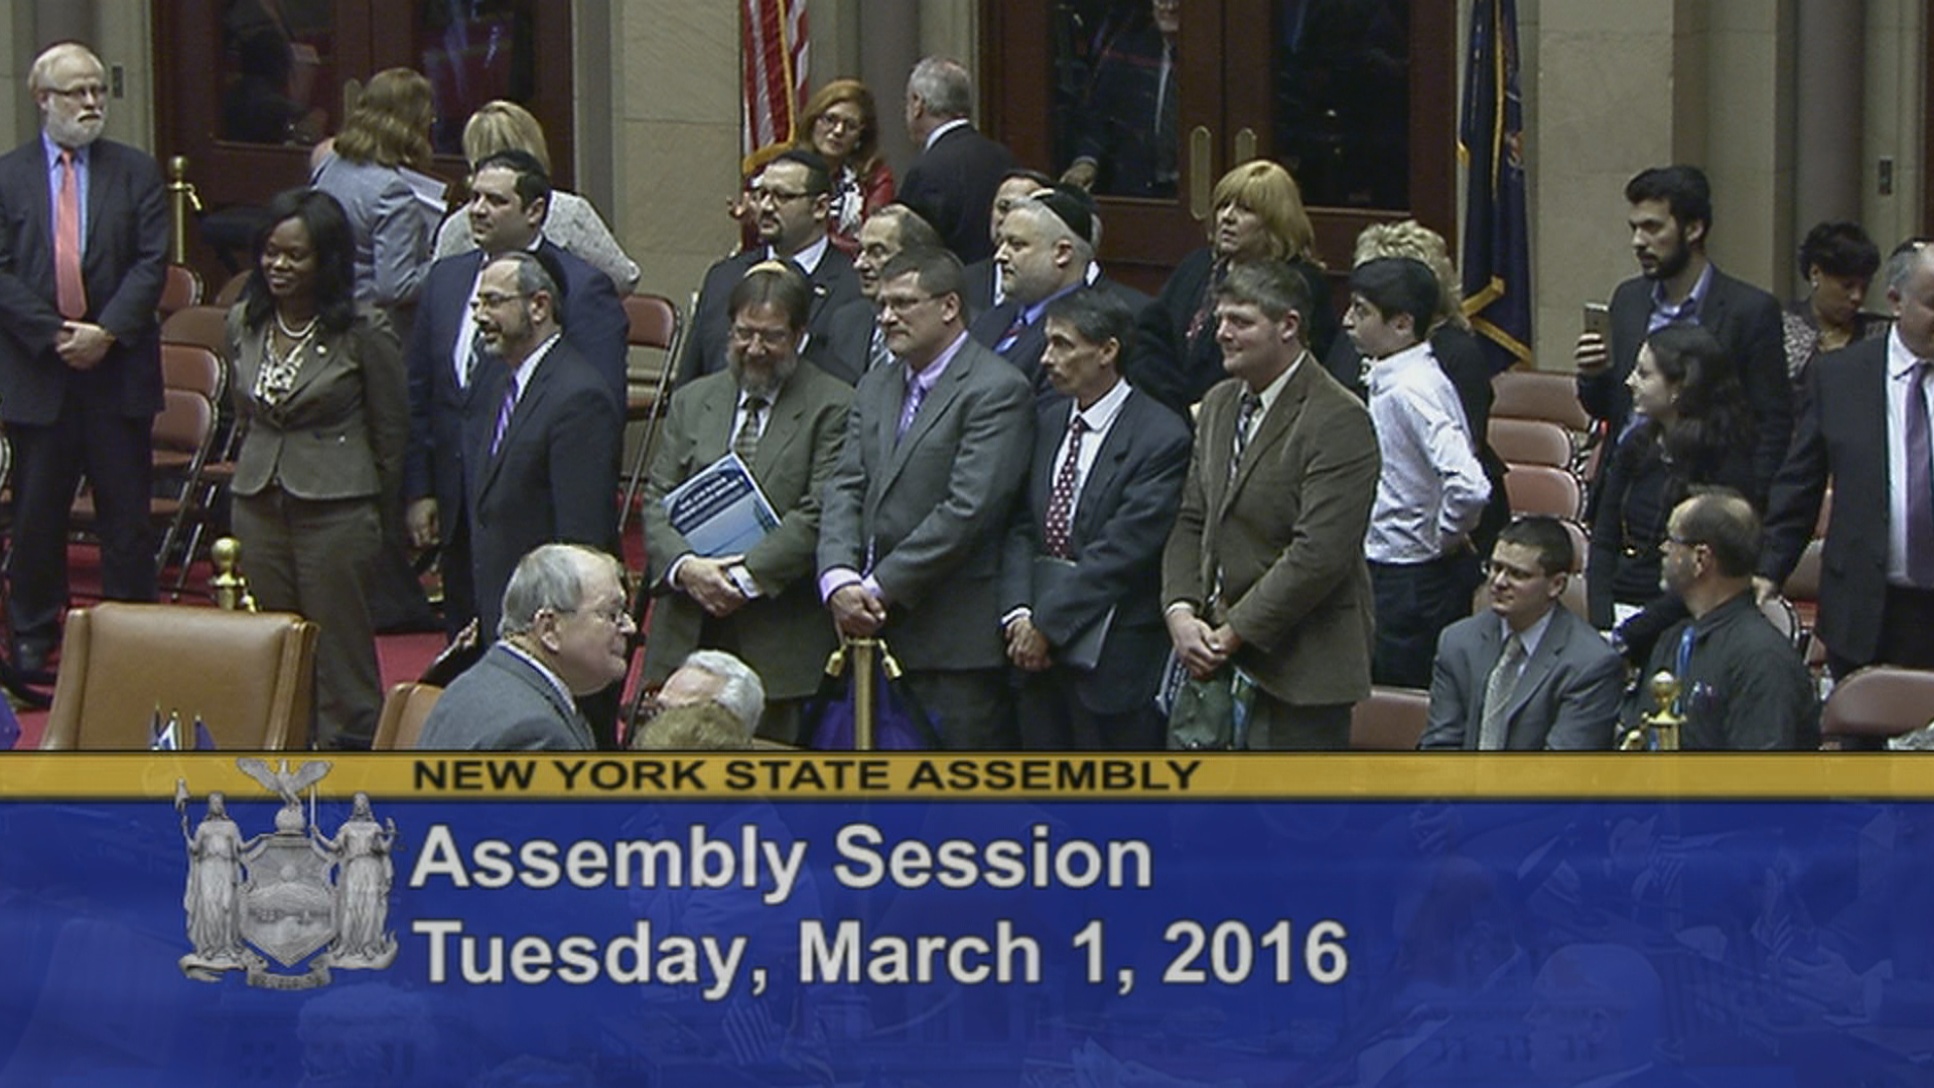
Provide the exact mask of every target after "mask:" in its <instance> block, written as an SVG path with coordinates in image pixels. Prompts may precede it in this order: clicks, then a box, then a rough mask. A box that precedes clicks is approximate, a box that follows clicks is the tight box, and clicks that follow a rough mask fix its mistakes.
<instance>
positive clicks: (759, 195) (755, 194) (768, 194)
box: [752, 186, 813, 204]
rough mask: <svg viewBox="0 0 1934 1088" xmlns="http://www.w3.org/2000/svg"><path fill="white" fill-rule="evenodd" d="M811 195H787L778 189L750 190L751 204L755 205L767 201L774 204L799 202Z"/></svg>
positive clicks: (804, 193)
mask: <svg viewBox="0 0 1934 1088" xmlns="http://www.w3.org/2000/svg"><path fill="white" fill-rule="evenodd" d="M812 195H813V194H811V193H806V192H799V193H788V192H785V191H783V190H780V189H774V188H772V187H770V186H765V187H761V188H758V189H754V190H752V202H753V203H755V204H763V203H765V202H766V201H768V200H769V201H771V202H772V203H774V204H784V203H787V202H788V201H793V200H799V199H801V198H804V197H809V196H812Z"/></svg>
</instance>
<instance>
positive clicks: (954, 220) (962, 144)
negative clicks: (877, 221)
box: [898, 124, 1014, 264]
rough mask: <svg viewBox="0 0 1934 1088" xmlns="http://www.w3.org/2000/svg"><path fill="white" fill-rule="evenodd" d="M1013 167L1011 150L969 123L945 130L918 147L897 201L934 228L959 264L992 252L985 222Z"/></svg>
mask: <svg viewBox="0 0 1934 1088" xmlns="http://www.w3.org/2000/svg"><path fill="white" fill-rule="evenodd" d="M1012 169H1014V153H1013V152H1011V151H1009V150H1008V149H1007V148H1006V147H1004V146H1002V145H1001V144H998V143H996V142H994V141H993V140H990V139H988V138H987V137H986V136H984V135H982V134H981V133H980V131H979V130H977V129H975V128H974V126H973V125H971V124H967V125H961V126H959V127H957V128H953V129H950V130H949V131H948V132H947V133H946V135H944V136H942V137H940V139H938V140H935V141H934V144H933V146H932V147H929V148H926V149H925V150H923V151H921V152H920V154H919V156H918V157H916V158H915V159H914V160H913V165H912V166H909V167H907V174H906V177H905V178H902V179H901V181H900V191H899V196H898V199H899V202H900V203H902V204H905V205H906V206H907V207H909V208H912V209H913V210H914V211H915V212H917V213H919V215H920V218H922V219H925V220H926V221H927V222H928V223H930V224H932V225H933V229H934V230H936V231H939V232H940V239H941V241H943V242H945V243H946V244H947V248H948V249H951V250H953V251H954V256H956V257H959V258H960V262H961V263H962V264H972V263H974V262H975V261H978V260H981V259H983V258H986V257H991V256H993V255H994V242H993V239H991V238H990V237H988V234H987V225H988V222H989V217H990V215H991V214H992V212H993V210H994V190H996V189H998V188H1000V185H1001V178H1002V177H1004V176H1005V175H1006V174H1007V172H1008V171H1009V170H1012Z"/></svg>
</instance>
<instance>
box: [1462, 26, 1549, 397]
mask: <svg viewBox="0 0 1934 1088" xmlns="http://www.w3.org/2000/svg"><path fill="white" fill-rule="evenodd" d="M1468 61H1469V70H1468V74H1467V77H1466V80H1465V84H1464V118H1463V123H1462V125H1461V126H1460V127H1459V130H1458V148H1457V152H1458V158H1459V159H1460V160H1461V161H1462V163H1463V164H1464V169H1465V180H1466V182H1467V189H1468V196H1467V200H1466V204H1465V209H1464V260H1463V267H1464V314H1465V316H1466V317H1468V318H1470V321H1471V330H1472V331H1473V332H1475V333H1476V334H1477V337H1478V341H1479V342H1480V343H1481V344H1483V345H1484V351H1485V355H1486V356H1487V357H1488V358H1489V359H1490V361H1491V365H1492V367H1493V369H1495V370H1505V369H1508V368H1510V367H1512V366H1514V365H1516V364H1518V363H1520V362H1522V363H1526V364H1528V363H1530V361H1531V235H1530V230H1529V226H1528V220H1527V217H1526V214H1525V185H1524V99H1523V97H1522V96H1521V95H1520V94H1519V93H1518V9H1517V3H1516V0H1476V2H1475V4H1474V6H1473V8H1472V11H1471V51H1470V56H1469V58H1468Z"/></svg>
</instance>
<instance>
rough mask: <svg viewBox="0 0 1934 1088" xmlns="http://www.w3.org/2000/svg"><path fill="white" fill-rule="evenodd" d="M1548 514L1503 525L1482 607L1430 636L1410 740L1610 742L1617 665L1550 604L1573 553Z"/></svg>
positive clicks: (1561, 745) (1527, 744) (1515, 745)
mask: <svg viewBox="0 0 1934 1088" xmlns="http://www.w3.org/2000/svg"><path fill="white" fill-rule="evenodd" d="M1574 552H1575V549H1574V548H1573V547H1572V542H1571V534H1570V533H1567V532H1566V531H1565V527H1564V526H1563V525H1561V524H1559V522H1558V521H1557V519H1555V518H1547V517H1525V518H1519V519H1518V520H1517V521H1514V522H1512V523H1511V524H1510V525H1508V526H1506V527H1505V529H1504V531H1503V532H1502V533H1500V534H1498V542H1497V546H1496V547H1495V548H1493V549H1492V552H1491V563H1490V569H1489V578H1490V586H1491V609H1490V611H1489V612H1485V613H1482V614H1480V615H1476V616H1470V617H1467V618H1465V619H1461V620H1459V621H1457V622H1456V623H1453V624H1451V625H1450V626H1449V627H1446V628H1445V629H1444V632H1443V634H1442V635H1440V636H1438V639H1437V659H1436V662H1435V663H1434V664H1433V666H1432V669H1431V680H1430V717H1429V724H1428V725H1426V726H1425V728H1424V735H1423V738H1422V739H1421V740H1420V741H1419V742H1418V744H1417V746H1418V747H1419V748H1463V749H1466V750H1469V751H1476V750H1479V749H1482V750H1484V751H1496V750H1500V749H1507V748H1508V749H1516V750H1526V749H1529V750H1538V749H1547V748H1548V749H1593V748H1610V747H1611V746H1612V740H1613V737H1614V736H1615V735H1616V733H1617V731H1618V711H1619V699H1620V697H1621V696H1622V695H1623V694H1624V688H1625V665H1624V661H1623V659H1622V658H1620V657H1619V655H1618V651H1616V650H1614V649H1612V648H1611V646H1610V644H1608V643H1607V642H1606V641H1605V640H1604V639H1603V638H1601V637H1599V634H1598V632H1597V631H1594V630H1592V627H1591V625H1590V624H1589V623H1586V622H1585V621H1584V620H1582V619H1579V618H1578V617H1577V616H1575V615H1572V613H1571V612H1570V611H1569V610H1567V609H1566V608H1565V607H1564V606H1563V605H1562V604H1560V603H1559V597H1560V596H1562V595H1563V594H1564V592H1565V582H1566V581H1567V580H1568V579H1569V578H1570V577H1571V574H1570V571H1571V569H1572V564H1573V563H1574V562H1575V561H1576V555H1575V554H1574Z"/></svg>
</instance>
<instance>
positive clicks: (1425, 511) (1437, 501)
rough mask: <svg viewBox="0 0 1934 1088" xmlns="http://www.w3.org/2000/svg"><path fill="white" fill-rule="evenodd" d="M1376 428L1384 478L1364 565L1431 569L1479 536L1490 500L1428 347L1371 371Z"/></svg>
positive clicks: (1467, 431)
mask: <svg viewBox="0 0 1934 1088" xmlns="http://www.w3.org/2000/svg"><path fill="white" fill-rule="evenodd" d="M1370 421H1371V422H1372V423H1373V424H1375V426H1376V429H1377V447H1378V449H1379V451H1380V452H1381V453H1382V454H1383V473H1382V475H1381V476H1379V477H1378V479H1377V500H1376V503H1375V505H1374V506H1373V507H1372V508H1371V511H1370V530H1369V532H1368V533H1367V534H1366V536H1365V538H1364V547H1363V551H1364V557H1365V558H1367V559H1369V560H1370V561H1371V562H1373V563H1428V562H1430V561H1431V560H1433V559H1437V558H1439V557H1441V556H1442V555H1444V553H1445V551H1446V550H1447V546H1448V545H1449V544H1450V543H1451V542H1452V541H1454V540H1456V539H1457V538H1459V537H1461V536H1463V535H1465V534H1466V533H1469V532H1470V531H1471V530H1472V529H1473V528H1476V526H1477V521H1478V518H1479V517H1480V516H1482V515H1483V513H1484V504H1485V503H1486V502H1487V501H1488V500H1489V499H1490V497H1491V483H1490V481H1489V480H1487V479H1485V478H1484V468H1483V466H1481V465H1479V464H1478V463H1477V453H1476V449H1475V447H1474V446H1473V445H1472V443H1471V428H1470V424H1469V423H1467V422H1466V421H1465V419H1464V406H1463V404H1461V403H1460V402H1459V401H1458V399H1457V390H1456V389H1454V388H1453V387H1452V386H1451V383H1450V379H1449V378H1446V377H1445V376H1444V371H1443V368H1442V367H1440V366H1438V365H1437V357H1436V356H1435V355H1433V354H1432V353H1431V350H1430V344H1429V343H1427V342H1426V343H1419V344H1414V345H1412V346H1410V347H1408V348H1405V349H1404V350H1403V351H1400V352H1398V353H1396V354H1395V355H1391V356H1388V357H1386V358H1383V359H1380V360H1378V361H1377V364H1376V365H1375V366H1373V367H1371V368H1370Z"/></svg>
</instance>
